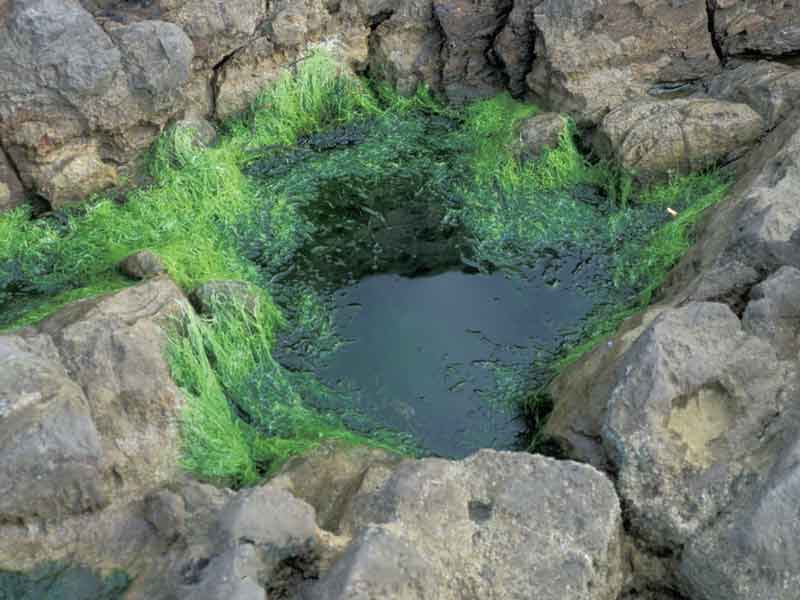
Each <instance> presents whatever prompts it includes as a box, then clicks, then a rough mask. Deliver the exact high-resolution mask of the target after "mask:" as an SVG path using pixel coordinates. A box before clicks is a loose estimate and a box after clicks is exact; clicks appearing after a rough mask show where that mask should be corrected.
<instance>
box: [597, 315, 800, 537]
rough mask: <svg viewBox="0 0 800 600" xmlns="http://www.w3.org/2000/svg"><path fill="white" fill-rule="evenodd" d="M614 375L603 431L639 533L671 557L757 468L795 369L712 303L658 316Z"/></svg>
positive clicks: (791, 390) (793, 389)
mask: <svg viewBox="0 0 800 600" xmlns="http://www.w3.org/2000/svg"><path fill="white" fill-rule="evenodd" d="M618 377H619V378H618V380H617V382H616V385H615V386H614V388H613V389H612V391H611V395H610V397H609V404H608V414H607V416H606V422H605V426H604V429H603V441H604V446H605V448H606V451H607V452H608V454H609V456H610V458H611V461H612V463H613V464H614V466H615V467H616V469H617V470H618V479H617V488H618V490H619V492H620V496H621V499H622V501H623V502H624V503H625V505H626V507H627V508H628V510H629V513H628V514H629V517H630V523H631V527H632V528H633V531H634V532H635V534H636V535H637V536H638V537H640V538H641V539H644V540H646V541H648V542H650V543H651V544H652V545H653V546H655V547H659V548H662V547H667V548H670V549H673V550H674V549H679V548H681V546H682V545H683V544H685V543H686V542H687V541H688V540H689V539H691V537H693V536H694V535H695V534H696V533H698V532H699V531H700V530H702V529H703V528H704V527H706V526H707V525H709V524H710V523H711V522H712V521H713V520H714V519H715V518H717V516H718V515H719V513H720V512H721V511H722V510H724V509H725V507H726V506H728V505H729V504H730V502H731V501H732V498H733V497H734V496H735V494H736V491H735V489H736V484H737V482H739V481H741V480H746V479H747V477H748V476H751V475H752V474H753V473H754V472H755V471H756V470H757V469H758V465H759V460H758V458H757V457H758V456H759V450H760V447H761V432H762V431H763V429H764V428H765V427H766V426H767V425H768V424H769V423H770V421H771V419H773V418H774V417H775V415H776V414H780V413H781V412H782V411H783V410H784V408H785V407H787V406H788V404H789V403H791V401H792V399H793V398H795V397H796V394H797V393H798V391H800V390H799V389H798V388H797V385H796V377H797V372H796V370H795V369H794V367H793V365H792V364H791V363H782V362H781V361H780V360H779V359H778V357H777V356H776V353H775V351H774V349H772V347H771V346H770V345H769V344H768V343H766V342H764V341H763V340H761V339H759V338H757V337H754V336H750V335H747V334H746V333H745V331H744V330H743V329H742V326H741V323H740V321H739V319H738V318H737V317H736V315H734V314H733V313H732V312H731V310H730V309H729V308H728V307H727V306H725V305H724V304H714V303H690V304H688V305H686V306H685V307H683V308H680V309H675V310H669V311H665V312H664V313H662V314H661V315H660V316H659V317H657V318H656V319H655V320H654V321H653V323H652V324H651V325H650V326H649V327H648V328H647V330H646V331H645V332H644V333H643V334H642V335H641V336H640V337H639V339H638V340H637V341H636V342H635V343H634V344H633V345H632V346H631V347H630V349H629V350H628V352H626V355H625V357H624V358H623V359H622V361H621V363H620V366H619V369H618ZM753 398H758V401H757V402H753V400H752V399H753Z"/></svg>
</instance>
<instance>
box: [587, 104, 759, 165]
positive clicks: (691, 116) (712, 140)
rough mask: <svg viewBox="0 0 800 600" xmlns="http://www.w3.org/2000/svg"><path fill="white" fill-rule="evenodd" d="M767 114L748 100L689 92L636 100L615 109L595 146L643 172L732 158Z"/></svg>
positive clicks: (744, 147)
mask: <svg viewBox="0 0 800 600" xmlns="http://www.w3.org/2000/svg"><path fill="white" fill-rule="evenodd" d="M763 130H764V120H763V119H762V118H761V117H760V116H759V115H758V114H757V113H756V112H755V111H753V109H751V108H750V107H749V106H747V105H746V104H735V103H731V102H722V101H718V100H711V99H703V98H691V99H675V100H647V99H642V100H634V101H631V102H628V103H625V104H623V105H621V106H619V107H618V108H615V109H614V110H612V111H611V112H610V113H609V114H608V115H607V116H606V117H605V118H604V119H603V121H602V122H601V124H600V127H599V129H598V131H597V133H596V135H595V136H594V140H593V144H594V147H595V150H596V151H597V152H598V153H599V154H600V155H602V156H606V157H608V158H612V159H613V160H615V161H617V162H618V164H620V165H622V166H624V167H625V168H627V169H630V170H632V171H633V172H635V173H636V174H637V175H639V176H641V177H645V178H647V177H653V176H657V175H660V174H664V173H667V172H676V173H688V172H691V171H697V170H700V169H703V168H705V167H708V166H711V165H714V164H717V163H720V162H723V163H724V162H729V161H731V160H733V159H734V158H736V157H739V156H741V155H742V154H744V152H745V151H746V150H747V149H748V148H749V147H751V146H752V144H753V143H754V142H756V140H758V138H759V136H760V135H761V133H762V132H763Z"/></svg>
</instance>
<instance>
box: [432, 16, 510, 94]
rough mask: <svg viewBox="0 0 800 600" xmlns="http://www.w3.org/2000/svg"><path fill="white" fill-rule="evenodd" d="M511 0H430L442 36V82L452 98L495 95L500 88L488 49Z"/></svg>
mask: <svg viewBox="0 0 800 600" xmlns="http://www.w3.org/2000/svg"><path fill="white" fill-rule="evenodd" d="M513 4H514V3H513V0H490V1H488V2H477V3H476V2H472V1H471V0H433V12H434V17H435V18H436V20H437V22H438V23H439V26H440V27H441V30H442V32H443V33H444V37H445V43H444V45H443V47H442V53H441V60H442V81H441V85H442V88H443V89H444V92H445V94H446V95H447V98H448V100H450V101H451V102H455V103H462V102H465V101H467V100H472V99H475V98H482V97H486V96H490V95H494V94H496V93H497V92H498V91H499V90H501V89H502V88H503V86H504V81H503V78H502V74H501V71H500V69H498V67H497V65H496V64H492V62H491V61H490V51H491V49H492V44H493V43H494V38H495V36H496V35H497V34H498V32H499V31H500V30H501V29H502V28H503V26H504V25H505V21H506V19H507V17H508V14H509V12H511V9H512V7H513Z"/></svg>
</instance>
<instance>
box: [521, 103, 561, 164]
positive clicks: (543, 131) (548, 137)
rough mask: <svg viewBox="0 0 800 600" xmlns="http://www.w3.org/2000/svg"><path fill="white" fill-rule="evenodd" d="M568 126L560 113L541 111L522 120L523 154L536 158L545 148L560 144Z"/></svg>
mask: <svg viewBox="0 0 800 600" xmlns="http://www.w3.org/2000/svg"><path fill="white" fill-rule="evenodd" d="M566 126H567V124H566V122H565V120H564V117H562V116H561V115H559V114H558V113H540V114H538V115H535V116H533V117H530V118H529V119H525V120H524V121H522V122H521V123H520V124H519V140H520V143H521V144H522V153H523V155H525V156H527V157H531V158H536V157H537V156H539V155H540V154H541V153H542V151H543V150H544V149H545V148H550V149H552V148H555V147H556V146H558V143H559V141H560V140H561V136H562V134H563V133H564V128H565V127H566Z"/></svg>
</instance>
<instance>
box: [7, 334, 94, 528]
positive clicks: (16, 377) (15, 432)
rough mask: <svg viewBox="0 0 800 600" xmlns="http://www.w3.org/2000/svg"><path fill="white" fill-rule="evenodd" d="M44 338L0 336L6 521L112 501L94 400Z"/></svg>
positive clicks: (53, 518)
mask: <svg viewBox="0 0 800 600" xmlns="http://www.w3.org/2000/svg"><path fill="white" fill-rule="evenodd" d="M39 342H43V343H45V344H47V343H48V342H49V340H35V339H34V340H27V339H26V338H24V337H20V336H16V335H7V336H0V455H2V457H3V460H2V461H0V520H10V521H22V522H24V521H25V520H28V519H32V518H40V519H45V520H50V521H57V520H59V519H61V518H62V517H64V516H66V515H69V514H78V513H81V512H84V511H90V510H97V509H98V508H100V507H102V506H104V505H105V504H106V503H107V502H108V497H107V494H106V490H105V485H104V481H103V480H104V476H103V465H102V449H101V445H100V439H99V435H98V432H97V429H96V427H95V424H94V422H93V420H92V415H91V410H90V406H89V403H88V402H87V400H86V397H85V396H84V394H83V391H82V390H81V388H80V386H79V385H77V384H76V383H75V382H74V381H72V380H71V379H70V378H69V377H68V376H67V373H66V372H65V371H64V368H63V367H62V366H61V364H60V363H59V362H58V358H57V353H56V356H55V357H53V356H52V353H48V354H50V355H49V356H48V354H45V353H43V352H42V351H41V349H40V348H39V347H37V346H40V344H39Z"/></svg>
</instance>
